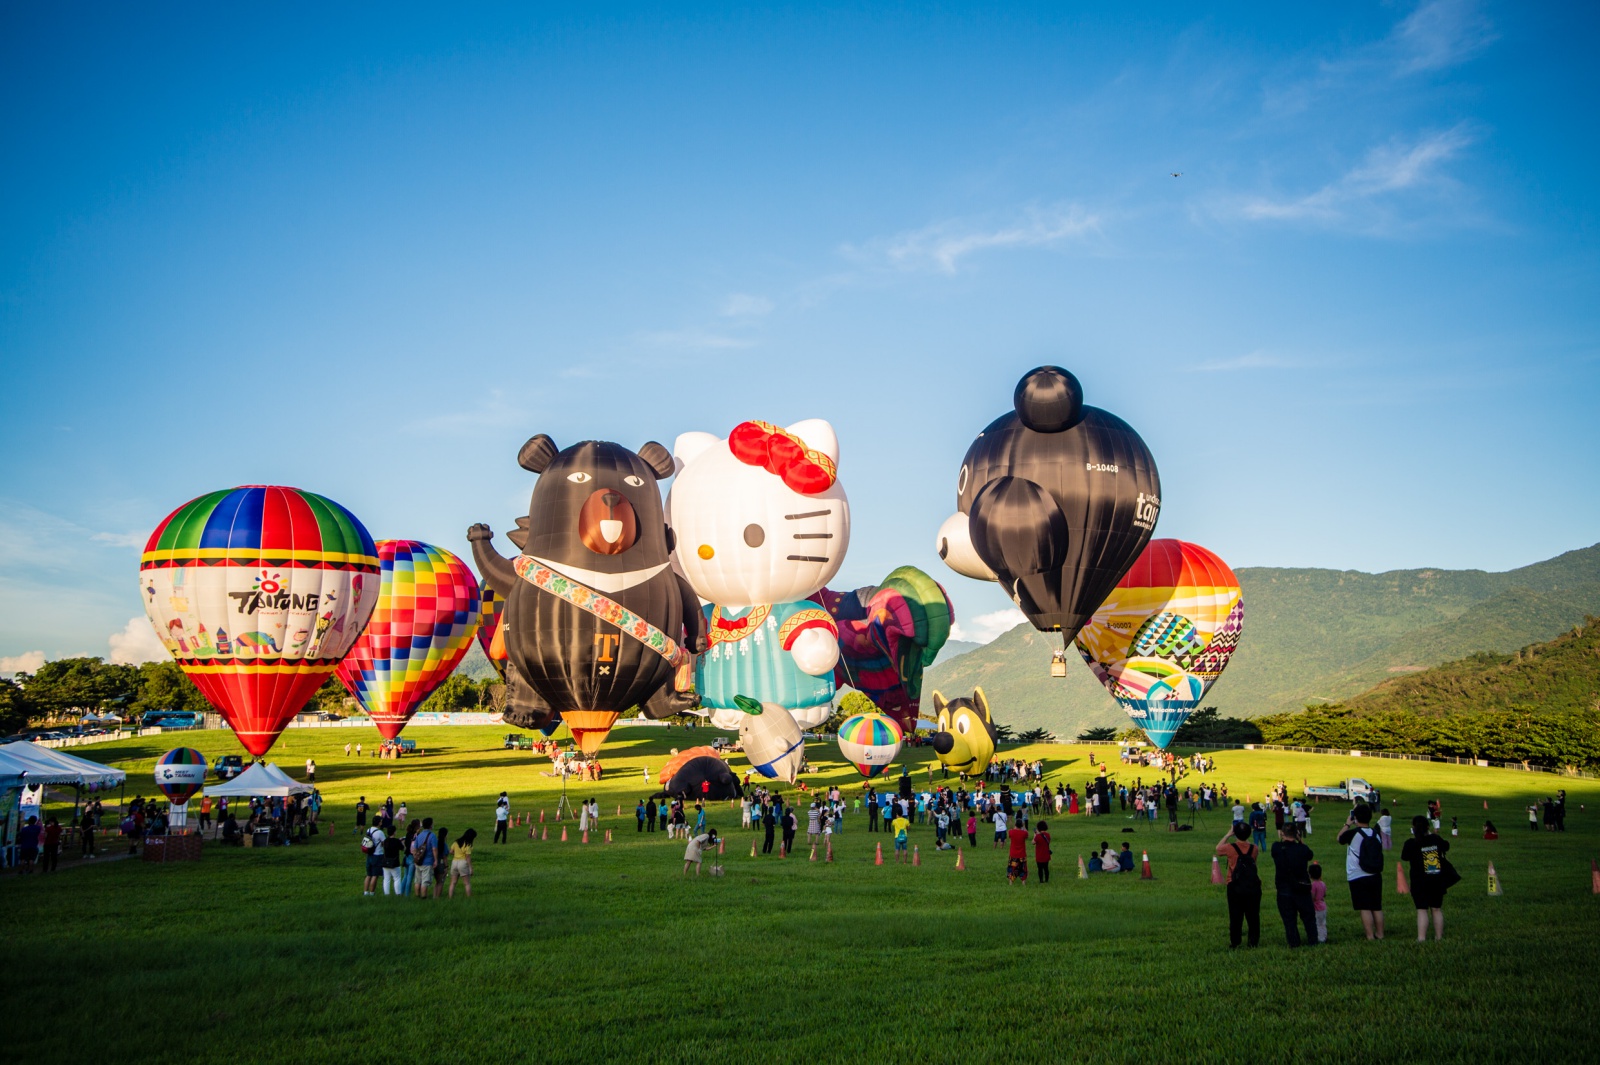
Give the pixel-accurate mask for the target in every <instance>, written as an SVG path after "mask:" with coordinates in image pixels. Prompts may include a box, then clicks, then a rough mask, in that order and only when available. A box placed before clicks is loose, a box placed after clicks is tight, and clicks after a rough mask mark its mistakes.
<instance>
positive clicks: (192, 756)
mask: <svg viewBox="0 0 1600 1065" xmlns="http://www.w3.org/2000/svg"><path fill="white" fill-rule="evenodd" d="M205 783H206V756H205V755H203V754H201V753H200V752H199V751H197V750H195V749H194V748H192V747H174V748H173V749H172V750H170V751H168V752H167V753H166V754H164V755H162V756H161V757H160V758H159V759H157V760H156V788H157V789H158V790H159V791H160V792H161V794H163V795H165V796H166V797H167V798H168V800H170V801H171V802H172V803H173V804H174V805H177V806H182V805H183V804H184V803H186V802H188V801H189V798H190V796H192V795H193V794H194V793H195V792H197V791H199V790H200V789H201V788H203V787H205Z"/></svg>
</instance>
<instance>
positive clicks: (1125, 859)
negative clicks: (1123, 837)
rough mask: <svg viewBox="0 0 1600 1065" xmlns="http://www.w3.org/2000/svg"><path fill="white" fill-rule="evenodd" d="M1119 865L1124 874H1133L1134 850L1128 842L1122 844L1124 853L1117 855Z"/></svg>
mask: <svg viewBox="0 0 1600 1065" xmlns="http://www.w3.org/2000/svg"><path fill="white" fill-rule="evenodd" d="M1117 865H1118V866H1120V867H1121V868H1122V871H1123V872H1124V873H1131V872H1133V850H1132V848H1130V847H1129V846H1128V844H1127V843H1126V842H1124V843H1123V844H1122V853H1121V854H1119V855H1117Z"/></svg>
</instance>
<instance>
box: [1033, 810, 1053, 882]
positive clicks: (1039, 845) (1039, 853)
mask: <svg viewBox="0 0 1600 1065" xmlns="http://www.w3.org/2000/svg"><path fill="white" fill-rule="evenodd" d="M1033 864H1034V865H1035V866H1037V867H1038V869H1039V883H1041V884H1048V883H1050V824H1049V822H1047V821H1040V822H1039V831H1037V832H1035V833H1034V834H1033Z"/></svg>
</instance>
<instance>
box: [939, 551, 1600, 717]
mask: <svg viewBox="0 0 1600 1065" xmlns="http://www.w3.org/2000/svg"><path fill="white" fill-rule="evenodd" d="M1236 572H1237V574H1238V577H1239V584H1240V587H1241V588H1243V590H1244V604H1245V625H1244V638H1243V639H1242V640H1241V641H1240V644H1239V649H1238V651H1237V652H1235V654H1234V656H1233V660H1232V662H1230V663H1229V665H1228V669H1227V672H1226V673H1224V674H1223V675H1222V677H1221V679H1219V680H1218V681H1217V683H1216V684H1215V686H1213V688H1212V689H1211V692H1210V693H1209V694H1208V695H1207V697H1206V700H1205V701H1206V705H1208V706H1211V705H1214V706H1216V707H1217V708H1218V709H1219V710H1220V711H1221V713H1222V714H1223V715H1224V716H1230V717H1258V716H1261V715H1264V714H1274V713H1281V712H1284V711H1288V710H1297V709H1299V708H1301V707H1302V706H1304V705H1306V704H1307V703H1316V702H1340V701H1344V700H1347V699H1350V698H1351V697H1353V696H1356V695H1359V694H1360V693H1362V692H1365V691H1367V690H1368V689H1371V688H1373V687H1374V686H1376V685H1379V684H1382V683H1384V682H1385V681H1389V680H1394V679H1396V678H1400V677H1405V676H1406V675H1408V674H1413V673H1418V672H1420V671H1422V670H1425V669H1428V668H1429V667H1431V666H1435V665H1438V664H1440V663H1443V662H1449V661H1453V660H1456V659H1462V658H1466V657H1468V656H1471V655H1473V654H1475V653H1477V652H1495V653H1499V654H1507V653H1510V652H1514V651H1516V650H1518V649H1519V648H1522V647H1525V646H1527V645H1528V644H1532V643H1538V642H1541V641H1545V640H1550V639H1552V638H1553V637H1555V636H1557V635H1559V634H1560V633H1562V632H1565V631H1567V630H1570V629H1572V628H1573V627H1574V626H1576V625H1580V624H1582V623H1583V621H1584V618H1585V617H1586V616H1587V615H1591V614H1600V544H1597V545H1595V546H1592V547H1587V548H1582V549H1580V550H1577V551H1569V552H1567V553H1566V554H1563V555H1560V556H1558V557H1556V558H1553V559H1549V560H1547V561H1544V562H1538V563H1535V564H1534V565H1531V566H1524V567H1522V568H1520V569H1514V570H1508V571H1506V572H1504V573H1486V572H1484V571H1482V570H1440V569H1421V570H1394V571H1390V572H1388V573H1361V572H1358V571H1354V570H1345V571H1339V570H1322V569H1278V568H1264V567H1263V568H1249V569H1241V570H1238V571H1236ZM1058 647H1060V640H1059V638H1056V637H1054V636H1050V635H1046V634H1044V633H1040V632H1036V631H1034V630H1033V629H1032V628H1031V627H1030V626H1027V625H1022V626H1019V627H1017V628H1015V629H1013V630H1011V631H1010V632H1008V633H1006V634H1005V635H1003V636H1001V637H1000V638H999V639H997V640H995V641H994V642H993V643H990V644H987V645H985V646H984V647H981V648H979V649H978V650H975V651H969V652H967V653H966V654H963V655H958V656H956V657H954V658H950V659H947V660H943V661H941V662H939V663H938V664H936V665H934V666H933V667H931V668H930V669H929V670H928V671H927V674H926V675H925V677H924V681H923V691H924V693H925V694H926V693H929V692H932V691H934V690H938V691H940V692H942V693H943V694H944V695H945V696H947V697H949V696H952V695H958V694H966V693H968V692H970V691H971V690H972V688H973V687H974V686H981V687H982V688H983V689H984V693H985V694H986V695H987V696H988V698H989V704H990V706H992V707H993V708H994V712H995V716H996V718H997V720H1000V721H1002V722H1004V723H1006V724H1009V725H1011V726H1012V727H1013V728H1015V729H1017V730H1018V731H1023V730H1026V729H1030V728H1036V727H1039V728H1045V729H1048V730H1050V731H1052V732H1054V733H1056V734H1057V735H1058V736H1060V737H1062V738H1066V737H1069V736H1075V735H1077V734H1078V732H1079V731H1081V730H1082V729H1084V728H1089V727H1094V726H1100V725H1117V726H1121V725H1122V724H1123V723H1124V722H1125V721H1126V720H1127V719H1126V717H1125V716H1124V715H1123V713H1122V711H1121V709H1120V708H1119V707H1118V706H1117V705H1116V703H1115V702H1114V701H1113V700H1112V698H1111V696H1110V695H1108V694H1107V693H1106V692H1105V691H1104V689H1102V688H1101V687H1100V685H1099V684H1098V683H1097V682H1096V681H1095V680H1094V678H1093V676H1092V675H1091V674H1090V673H1089V670H1088V668H1087V667H1086V666H1084V664H1083V662H1082V661H1081V660H1080V659H1078V658H1077V657H1076V656H1075V655H1073V656H1071V661H1069V663H1068V671H1067V677H1066V678H1065V679H1053V678H1051V677H1050V675H1049V667H1050V656H1051V653H1052V652H1053V651H1054V650H1056V649H1057V648H1058Z"/></svg>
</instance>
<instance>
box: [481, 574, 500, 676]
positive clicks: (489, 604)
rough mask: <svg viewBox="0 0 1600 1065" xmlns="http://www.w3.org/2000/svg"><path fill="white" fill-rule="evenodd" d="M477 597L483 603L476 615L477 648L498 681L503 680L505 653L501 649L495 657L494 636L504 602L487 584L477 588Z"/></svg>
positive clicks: (497, 629) (498, 628)
mask: <svg viewBox="0 0 1600 1065" xmlns="http://www.w3.org/2000/svg"><path fill="white" fill-rule="evenodd" d="M478 595H479V597H480V598H481V599H482V601H483V609H482V611H481V612H480V613H479V615H478V646H479V647H481V648H483V653H484V656H485V657H486V658H488V659H489V664H490V665H491V666H493V667H494V669H495V672H496V673H498V674H500V679H501V680H505V679H506V652H505V648H504V647H502V648H501V649H500V655H499V657H496V656H495V650H494V635H495V633H497V632H499V631H500V615H501V613H502V612H504V610H505V607H506V601H505V600H504V599H502V598H500V593H499V592H496V591H495V590H494V589H493V588H491V587H489V586H488V585H487V584H480V585H479V586H478Z"/></svg>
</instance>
